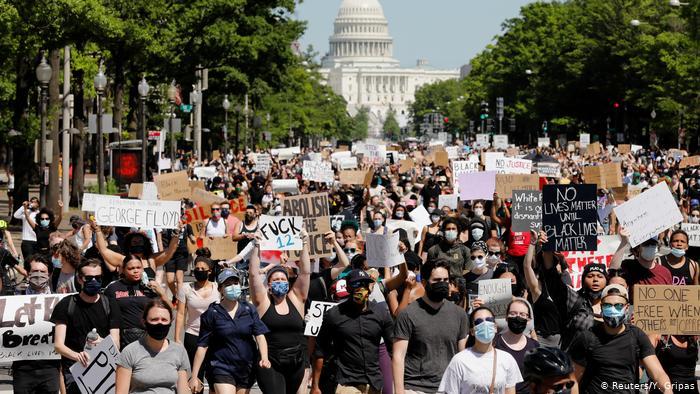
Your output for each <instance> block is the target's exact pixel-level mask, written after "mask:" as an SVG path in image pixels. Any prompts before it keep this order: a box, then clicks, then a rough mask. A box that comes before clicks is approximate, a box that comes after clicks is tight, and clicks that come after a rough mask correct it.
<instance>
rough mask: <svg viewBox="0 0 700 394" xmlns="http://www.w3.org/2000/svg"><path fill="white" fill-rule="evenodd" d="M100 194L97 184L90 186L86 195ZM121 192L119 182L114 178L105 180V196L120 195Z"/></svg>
mask: <svg viewBox="0 0 700 394" xmlns="http://www.w3.org/2000/svg"><path fill="white" fill-rule="evenodd" d="M98 192H99V187H98V185H97V184H94V185H90V186H88V187H87V190H86V193H95V194H97V193H98ZM119 192H120V190H119V186H118V185H117V181H115V180H114V178H109V177H108V178H106V179H105V194H118V193H119Z"/></svg>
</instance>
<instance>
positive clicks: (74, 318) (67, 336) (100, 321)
mask: <svg viewBox="0 0 700 394" xmlns="http://www.w3.org/2000/svg"><path fill="white" fill-rule="evenodd" d="M77 272H78V282H79V284H80V285H81V288H82V290H81V291H80V293H78V294H74V295H70V296H67V297H65V298H63V299H62V300H61V301H59V302H58V304H56V307H54V309H53V312H52V313H51V318H50V319H49V320H50V321H51V322H52V323H54V324H55V325H56V326H55V335H54V349H55V350H56V353H58V354H60V355H61V367H62V370H63V380H64V382H65V385H66V393H67V394H80V392H81V391H80V389H79V388H78V383H77V382H76V381H75V378H74V377H73V375H72V374H71V373H70V367H71V366H72V365H73V364H75V363H76V362H79V363H81V364H82V365H83V366H84V367H87V366H88V364H89V363H90V362H91V361H92V360H90V356H88V354H87V352H86V351H85V344H86V338H87V334H88V333H89V332H91V331H92V330H93V329H95V330H97V334H98V335H99V338H98V340H97V341H95V342H94V343H91V345H93V346H94V345H96V344H97V343H99V342H100V341H101V340H102V338H106V337H107V335H109V336H111V337H112V340H113V341H114V344H115V346H116V347H117V349H119V327H120V326H121V313H120V310H119V305H117V303H116V301H115V300H114V299H113V298H109V297H105V296H103V295H101V294H100V288H101V287H102V267H101V266H100V262H99V261H97V260H94V259H92V260H90V259H88V260H84V261H83V262H81V263H80V265H79V266H78V269H77Z"/></svg>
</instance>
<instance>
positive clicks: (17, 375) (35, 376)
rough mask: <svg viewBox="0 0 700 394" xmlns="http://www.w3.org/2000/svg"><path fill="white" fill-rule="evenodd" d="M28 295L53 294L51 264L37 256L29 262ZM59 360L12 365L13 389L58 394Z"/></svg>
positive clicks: (21, 362) (31, 361) (19, 362)
mask: <svg viewBox="0 0 700 394" xmlns="http://www.w3.org/2000/svg"><path fill="white" fill-rule="evenodd" d="M27 266H28V269H29V274H28V282H29V285H28V286H27V288H26V293H25V294H28V295H38V294H51V286H50V284H49V272H50V266H51V262H49V259H48V258H47V257H46V256H44V255H41V254H35V255H33V256H32V258H31V260H29V262H28V265H27ZM59 369H60V361H59V360H20V361H14V362H13V363H12V389H13V391H14V392H15V393H18V394H19V393H56V392H58V390H59V383H58V379H59Z"/></svg>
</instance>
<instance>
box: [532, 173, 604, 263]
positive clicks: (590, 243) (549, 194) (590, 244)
mask: <svg viewBox="0 0 700 394" xmlns="http://www.w3.org/2000/svg"><path fill="white" fill-rule="evenodd" d="M596 191H597V190H596V187H595V185H573V184H572V185H545V187H544V189H543V190H542V229H543V230H544V231H545V232H546V233H547V238H548V242H547V243H546V244H544V245H543V248H542V249H543V250H546V251H581V250H596V248H597V247H598V243H597V235H598V213H597V205H596V201H597V200H596Z"/></svg>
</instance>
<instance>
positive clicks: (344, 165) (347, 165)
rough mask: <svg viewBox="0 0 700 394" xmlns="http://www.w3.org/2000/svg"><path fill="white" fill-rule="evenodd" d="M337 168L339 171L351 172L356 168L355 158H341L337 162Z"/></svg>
mask: <svg viewBox="0 0 700 394" xmlns="http://www.w3.org/2000/svg"><path fill="white" fill-rule="evenodd" d="M347 153H350V152H347ZM338 167H340V169H341V170H352V169H354V168H357V157H355V156H349V157H341V158H340V159H339V160H338Z"/></svg>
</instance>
